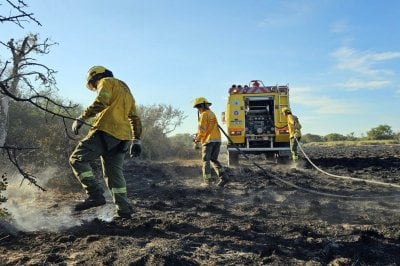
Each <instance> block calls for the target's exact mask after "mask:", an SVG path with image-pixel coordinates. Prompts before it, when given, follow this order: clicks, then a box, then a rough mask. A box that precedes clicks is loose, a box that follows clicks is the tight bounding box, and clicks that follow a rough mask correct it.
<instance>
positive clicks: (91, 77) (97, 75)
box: [86, 66, 113, 91]
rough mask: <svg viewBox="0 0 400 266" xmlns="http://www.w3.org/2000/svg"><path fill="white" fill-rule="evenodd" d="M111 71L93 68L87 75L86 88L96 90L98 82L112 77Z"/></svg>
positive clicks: (100, 67) (98, 67) (101, 67)
mask: <svg viewBox="0 0 400 266" xmlns="http://www.w3.org/2000/svg"><path fill="white" fill-rule="evenodd" d="M112 76H113V74H112V72H111V71H110V70H108V69H107V68H105V67H103V66H94V67H91V68H90V69H89V71H88V73H87V75H86V87H87V88H88V89H89V90H92V91H93V90H96V82H97V81H98V80H100V79H101V78H104V77H112Z"/></svg>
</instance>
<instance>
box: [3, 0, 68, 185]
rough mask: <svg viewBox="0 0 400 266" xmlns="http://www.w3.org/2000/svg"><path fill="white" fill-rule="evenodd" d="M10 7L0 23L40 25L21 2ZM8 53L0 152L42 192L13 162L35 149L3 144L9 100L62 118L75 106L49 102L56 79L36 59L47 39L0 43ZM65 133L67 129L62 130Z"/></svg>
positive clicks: (47, 47) (31, 37)
mask: <svg viewBox="0 0 400 266" xmlns="http://www.w3.org/2000/svg"><path fill="white" fill-rule="evenodd" d="M6 2H7V4H8V5H9V6H10V14H9V15H8V16H3V15H0V22H1V23H5V22H12V23H15V24H17V25H18V26H19V27H23V23H25V22H34V23H36V24H37V25H39V26H41V24H40V23H39V21H37V20H36V19H35V17H34V16H33V14H32V13H29V12H26V11H25V8H26V7H27V5H26V4H25V2H24V1H22V0H18V1H10V0H7V1H6ZM0 44H1V45H3V46H5V47H6V48H7V49H8V50H9V51H10V54H11V56H10V59H9V60H5V61H3V62H2V61H0V149H3V150H5V151H6V153H7V156H8V159H9V161H10V162H11V163H12V164H13V165H14V166H16V168H17V169H18V171H19V172H20V174H21V175H22V176H23V180H25V179H26V180H28V181H29V182H30V183H32V184H34V185H36V186H38V187H39V188H41V189H43V188H42V187H40V186H39V185H38V184H37V183H36V178H35V177H34V176H33V175H31V174H29V173H27V172H25V171H24V170H23V169H22V168H21V166H20V164H19V163H18V160H17V152H20V151H24V150H26V149H35V148H36V147H29V148H26V147H13V146H7V145H6V137H7V123H8V112H9V105H10V102H11V100H14V101H22V102H29V103H31V104H32V105H34V106H36V107H37V108H39V109H41V110H43V111H44V112H45V113H49V114H52V115H54V116H58V117H61V118H62V119H64V125H65V119H74V118H72V117H71V116H70V115H69V110H70V109H71V108H74V107H75V106H72V105H71V104H69V105H64V104H60V103H58V102H56V101H54V100H52V99H51V93H52V92H53V91H54V90H56V80H55V77H54V74H55V73H56V72H55V71H54V70H53V69H51V68H49V67H48V66H46V65H44V64H41V63H40V62H38V61H37V60H36V57H37V56H38V55H43V54H48V53H49V52H50V47H51V46H53V45H55V44H56V43H52V42H50V41H49V39H45V40H44V41H40V39H39V37H38V35H37V34H29V35H28V36H26V37H24V38H23V39H22V40H19V41H15V40H14V39H11V40H9V41H8V42H7V43H4V42H2V41H0ZM66 132H67V130H66Z"/></svg>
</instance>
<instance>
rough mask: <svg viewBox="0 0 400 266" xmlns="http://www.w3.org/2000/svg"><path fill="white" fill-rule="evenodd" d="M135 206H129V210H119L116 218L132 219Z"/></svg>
mask: <svg viewBox="0 0 400 266" xmlns="http://www.w3.org/2000/svg"><path fill="white" fill-rule="evenodd" d="M132 214H133V208H132V206H129V208H128V209H127V210H123V211H122V210H118V211H117V214H116V215H115V216H114V219H130V218H132Z"/></svg>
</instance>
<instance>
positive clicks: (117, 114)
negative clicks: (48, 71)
mask: <svg viewBox="0 0 400 266" xmlns="http://www.w3.org/2000/svg"><path fill="white" fill-rule="evenodd" d="M86 86H87V88H88V89H90V90H92V91H97V97H96V99H95V101H94V102H93V103H92V104H91V105H90V106H89V107H88V108H87V109H86V110H85V111H84V112H83V113H82V114H81V115H80V116H79V117H78V118H77V119H76V120H75V121H74V123H73V124H72V130H73V131H74V133H75V134H78V133H79V132H78V131H79V129H80V128H81V126H82V125H83V124H84V123H85V122H84V121H85V120H86V119H88V118H94V122H93V124H92V126H91V128H90V130H89V133H88V135H87V136H86V137H85V138H84V139H83V140H82V141H80V142H79V144H78V145H77V146H76V148H75V150H74V151H73V153H72V155H71V156H70V159H69V162H70V165H71V167H72V170H73V173H74V174H75V176H76V177H77V179H78V180H79V181H80V183H81V184H82V187H83V188H84V189H85V190H86V193H87V194H88V198H87V199H86V200H85V201H83V202H81V203H78V204H77V205H75V211H82V210H86V209H89V208H93V207H96V206H100V205H104V204H106V200H105V198H104V196H103V193H104V190H103V188H102V186H101V185H100V184H99V183H98V182H97V180H96V179H95V177H94V174H93V170H92V168H91V167H90V164H89V163H90V162H92V161H94V160H95V159H97V158H99V157H100V159H101V165H102V169H103V177H104V179H105V181H106V184H107V186H108V188H109V189H110V191H111V194H112V196H113V201H114V203H115V205H116V207H117V215H116V216H117V217H122V218H130V217H131V215H132V213H133V208H132V206H131V204H130V203H129V202H128V198H127V189H126V181H125V178H124V175H123V163H124V158H125V153H126V152H127V151H128V149H129V143H130V141H132V142H131V146H130V155H131V157H136V156H139V155H140V152H141V146H140V136H141V133H142V125H141V121H140V118H139V116H138V113H137V110H136V105H135V99H134V98H133V96H132V94H131V92H130V90H129V88H128V86H127V85H126V84H125V83H124V82H123V81H121V80H119V79H116V78H114V77H113V74H112V72H111V71H110V70H108V69H106V68H105V67H103V66H94V67H92V68H90V69H89V71H88V74H87V84H86Z"/></svg>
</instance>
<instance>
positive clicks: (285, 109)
mask: <svg viewBox="0 0 400 266" xmlns="http://www.w3.org/2000/svg"><path fill="white" fill-rule="evenodd" d="M286 113H290V114H291V113H292V111H291V110H290V108H289V107H283V108H282V114H286Z"/></svg>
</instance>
